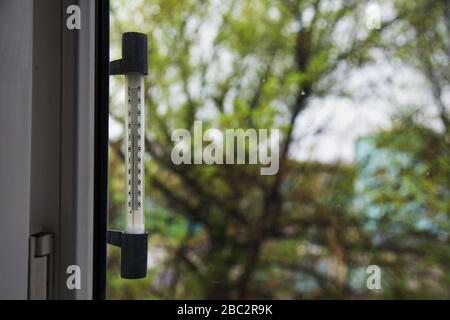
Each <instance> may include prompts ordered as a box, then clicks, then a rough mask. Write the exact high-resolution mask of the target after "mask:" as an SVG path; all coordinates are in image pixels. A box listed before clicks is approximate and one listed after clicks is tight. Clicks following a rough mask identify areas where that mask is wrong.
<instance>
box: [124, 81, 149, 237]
mask: <svg viewBox="0 0 450 320" xmlns="http://www.w3.org/2000/svg"><path fill="white" fill-rule="evenodd" d="M126 79H127V91H126V93H127V102H128V112H127V122H126V135H127V137H128V139H127V158H128V159H127V160H128V161H127V180H128V186H127V195H128V197H127V198H128V206H127V211H128V217H127V232H128V233H142V232H144V217H143V214H144V212H143V200H142V199H143V195H144V181H143V178H142V177H143V171H144V170H143V168H144V167H143V154H144V144H143V140H144V139H143V137H144V119H145V118H144V110H143V99H144V96H143V89H142V88H143V84H144V83H143V77H142V76H140V75H137V74H130V75H127V76H126Z"/></svg>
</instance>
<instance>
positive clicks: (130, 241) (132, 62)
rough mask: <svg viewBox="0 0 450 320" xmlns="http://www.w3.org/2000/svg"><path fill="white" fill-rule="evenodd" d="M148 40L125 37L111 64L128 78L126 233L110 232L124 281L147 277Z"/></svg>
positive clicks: (135, 34)
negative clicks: (145, 167) (146, 150)
mask: <svg viewBox="0 0 450 320" xmlns="http://www.w3.org/2000/svg"><path fill="white" fill-rule="evenodd" d="M147 56H148V50H147V36H146V35H145V34H142V33H138V32H127V33H124V34H123V36H122V59H120V60H116V61H112V62H110V67H109V69H110V70H109V73H110V75H125V97H126V103H125V109H126V121H125V127H126V129H125V138H126V153H125V154H126V157H125V166H126V172H127V173H126V176H127V186H126V190H124V192H126V193H127V197H126V199H127V204H126V223H127V224H126V229H125V232H122V231H114V230H108V239H107V241H108V243H109V244H112V245H115V246H118V247H120V248H121V261H120V274H121V277H122V278H124V279H140V278H145V276H146V275H147V248H148V234H147V232H146V231H145V224H144V140H145V130H144V129H145V113H144V110H145V108H144V92H145V90H144V76H145V75H147V73H148V60H147Z"/></svg>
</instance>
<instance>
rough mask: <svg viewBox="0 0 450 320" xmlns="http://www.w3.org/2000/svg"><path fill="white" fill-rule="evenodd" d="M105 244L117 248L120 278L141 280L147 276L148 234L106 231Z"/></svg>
mask: <svg viewBox="0 0 450 320" xmlns="http://www.w3.org/2000/svg"><path fill="white" fill-rule="evenodd" d="M107 242H108V243H109V244H111V245H114V246H116V247H119V248H120V249H121V250H120V251H121V257H120V276H121V277H122V278H124V279H142V278H145V277H146V276H147V252H148V233H147V232H146V233H139V234H133V233H125V232H122V231H116V230H108V237H107Z"/></svg>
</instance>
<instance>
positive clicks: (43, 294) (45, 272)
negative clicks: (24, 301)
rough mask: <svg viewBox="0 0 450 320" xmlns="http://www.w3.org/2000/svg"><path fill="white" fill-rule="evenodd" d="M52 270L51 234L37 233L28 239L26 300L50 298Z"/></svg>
mask: <svg viewBox="0 0 450 320" xmlns="http://www.w3.org/2000/svg"><path fill="white" fill-rule="evenodd" d="M52 269H53V234H51V233H45V232H42V233H37V234H34V235H32V236H31V237H30V255H29V271H28V272H29V274H28V278H29V279H28V280H29V281H28V299H30V300H47V299H50V298H51V287H52V286H51V284H52V274H53V272H52Z"/></svg>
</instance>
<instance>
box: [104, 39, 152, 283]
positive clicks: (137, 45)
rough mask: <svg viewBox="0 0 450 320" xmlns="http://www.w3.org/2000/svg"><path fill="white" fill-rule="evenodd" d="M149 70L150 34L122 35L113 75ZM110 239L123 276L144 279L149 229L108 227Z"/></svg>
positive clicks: (140, 72) (110, 65) (146, 72)
mask: <svg viewBox="0 0 450 320" xmlns="http://www.w3.org/2000/svg"><path fill="white" fill-rule="evenodd" d="M131 73H138V74H142V75H147V74H148V45H147V36H146V35H145V34H143V33H138V32H126V33H124V34H123V35H122V59H120V60H115V61H111V62H110V64H109V74H110V75H122V74H123V75H126V74H131ZM107 242H108V243H109V244H111V245H114V246H117V247H120V249H121V258H120V260H121V261H120V276H121V277H122V278H124V279H141V278H145V277H146V276H147V254H148V233H147V232H145V233H140V234H133V233H126V232H122V231H115V230H108V235H107Z"/></svg>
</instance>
